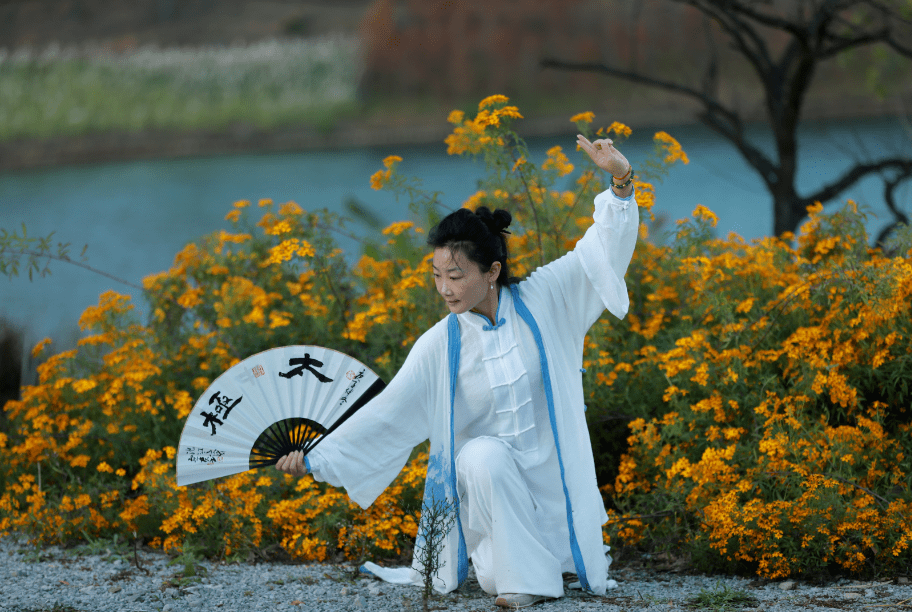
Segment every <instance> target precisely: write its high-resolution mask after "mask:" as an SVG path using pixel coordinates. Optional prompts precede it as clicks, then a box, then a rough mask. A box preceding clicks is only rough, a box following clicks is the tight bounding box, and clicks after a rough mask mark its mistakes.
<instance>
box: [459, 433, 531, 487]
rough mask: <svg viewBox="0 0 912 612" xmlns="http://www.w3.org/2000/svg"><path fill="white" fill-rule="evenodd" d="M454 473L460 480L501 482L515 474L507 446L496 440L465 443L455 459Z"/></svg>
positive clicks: (476, 440)
mask: <svg viewBox="0 0 912 612" xmlns="http://www.w3.org/2000/svg"><path fill="white" fill-rule="evenodd" d="M456 473H457V474H458V476H459V477H460V479H461V480H463V481H464V482H465V481H475V480H478V479H485V480H491V481H494V482H497V481H501V480H503V479H505V478H509V477H512V476H514V475H515V474H516V473H517V468H516V463H515V462H514V461H513V456H512V455H511V454H510V449H509V448H507V445H506V444H504V443H503V442H501V441H500V440H498V439H496V438H487V437H485V438H475V439H474V440H470V441H469V442H467V443H466V445H465V446H463V447H462V450H460V451H459V456H458V457H457V458H456Z"/></svg>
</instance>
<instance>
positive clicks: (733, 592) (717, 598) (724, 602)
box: [687, 583, 757, 612]
mask: <svg viewBox="0 0 912 612" xmlns="http://www.w3.org/2000/svg"><path fill="white" fill-rule="evenodd" d="M756 604H757V600H756V599H754V598H753V597H751V596H750V595H748V594H747V592H745V591H743V590H742V589H730V588H729V587H728V585H726V584H723V585H722V586H721V588H719V585H718V583H717V584H716V588H715V589H713V590H711V591H707V590H705V589H700V594H699V595H697V596H695V597H691V598H690V599H689V600H688V601H687V605H688V606H689V607H691V608H695V609H699V610H713V611H715V612H725V611H726V610H735V609H737V608H745V607H749V606H756Z"/></svg>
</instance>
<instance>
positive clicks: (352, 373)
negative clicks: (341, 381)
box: [345, 370, 358, 380]
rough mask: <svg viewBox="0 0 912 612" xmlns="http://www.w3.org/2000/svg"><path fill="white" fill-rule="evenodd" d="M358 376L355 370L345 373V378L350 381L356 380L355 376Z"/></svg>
mask: <svg viewBox="0 0 912 612" xmlns="http://www.w3.org/2000/svg"><path fill="white" fill-rule="evenodd" d="M357 375H358V373H357V372H355V371H354V370H349V371H348V372H346V373H345V378H347V379H348V380H354V379H355V376H357Z"/></svg>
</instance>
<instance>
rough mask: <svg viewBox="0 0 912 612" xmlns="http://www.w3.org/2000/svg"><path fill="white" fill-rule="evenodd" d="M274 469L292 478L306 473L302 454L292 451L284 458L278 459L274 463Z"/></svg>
mask: <svg viewBox="0 0 912 612" xmlns="http://www.w3.org/2000/svg"><path fill="white" fill-rule="evenodd" d="M276 469H277V470H279V471H280V472H285V473H286V474H291V475H292V476H303V475H304V474H306V473H307V467H306V466H305V465H304V453H302V452H301V451H294V452H292V453H288V454H287V455H285V456H284V457H280V458H279V461H278V462H277V463H276Z"/></svg>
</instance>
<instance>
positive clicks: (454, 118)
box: [447, 110, 465, 125]
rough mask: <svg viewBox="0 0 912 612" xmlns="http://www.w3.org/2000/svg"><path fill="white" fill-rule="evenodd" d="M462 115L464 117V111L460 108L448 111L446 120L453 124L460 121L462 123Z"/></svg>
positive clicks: (457, 123)
mask: <svg viewBox="0 0 912 612" xmlns="http://www.w3.org/2000/svg"><path fill="white" fill-rule="evenodd" d="M464 117H465V113H464V112H462V111H461V110H454V111H450V116H449V117H447V122H449V123H453V124H455V125H459V124H460V123H462V120H463V118H464Z"/></svg>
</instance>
